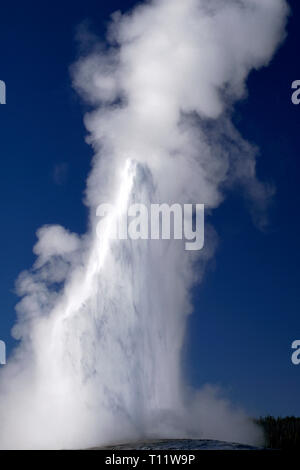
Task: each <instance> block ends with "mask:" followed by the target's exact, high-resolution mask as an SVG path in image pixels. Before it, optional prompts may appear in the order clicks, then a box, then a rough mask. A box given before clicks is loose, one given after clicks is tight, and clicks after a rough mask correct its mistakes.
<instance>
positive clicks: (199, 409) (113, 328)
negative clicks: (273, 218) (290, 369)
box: [0, 0, 288, 448]
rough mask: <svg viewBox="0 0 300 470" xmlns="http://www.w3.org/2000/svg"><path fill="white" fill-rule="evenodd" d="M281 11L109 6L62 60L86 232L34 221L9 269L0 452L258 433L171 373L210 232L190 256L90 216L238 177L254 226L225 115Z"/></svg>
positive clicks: (194, 198) (266, 192) (249, 183)
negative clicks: (95, 39)
mask: <svg viewBox="0 0 300 470" xmlns="http://www.w3.org/2000/svg"><path fill="white" fill-rule="evenodd" d="M287 12H288V10H287V6H286V3H285V1H284V0H228V1H226V2H224V1H223V0H211V1H210V2H207V1H206V0H184V1H182V0H155V1H152V2H147V3H146V4H145V5H141V6H138V7H137V8H136V9H135V10H134V11H133V12H131V13H130V14H128V15H121V14H120V13H117V14H115V15H114V16H113V21H112V24H111V27H110V29H109V34H108V43H107V45H106V46H103V45H102V46H101V45H99V44H94V46H93V48H92V50H90V52H89V54H88V55H86V56H84V57H82V58H81V59H80V60H79V61H78V63H77V64H76V65H75V66H74V68H73V77H74V86H75V88H76V89H77V90H78V91H79V93H80V94H81V95H82V96H83V97H84V98H85V99H86V100H87V101H88V102H89V103H90V104H91V105H93V106H94V111H93V112H90V113H89V114H88V115H87V116H86V117H85V124H86V127H87V129H88V131H89V143H90V144H91V145H93V147H94V150H95V156H94V161H93V169H92V171H91V174H90V176H89V178H88V183H87V190H86V203H87V204H88V205H89V207H90V231H89V233H87V234H86V235H85V236H84V237H78V236H77V235H76V234H74V233H69V232H68V231H66V230H64V229H63V228H62V227H60V226H45V227H42V228H41V229H40V230H39V231H38V234H37V235H38V241H37V244H36V245H35V247H34V253H35V254H36V255H37V260H36V262H35V264H34V266H33V268H32V269H31V270H30V271H26V272H24V273H22V274H21V275H20V277H19V279H18V282H17V288H18V293H19V294H20V296H21V297H22V300H21V301H20V303H19V304H18V306H17V313H18V321H17V324H16V325H15V327H14V329H13V334H14V335H15V337H16V338H18V339H20V340H21V342H20V345H19V347H18V348H17V350H16V351H15V353H14V354H13V356H12V357H11V358H10V361H9V364H8V365H7V366H6V367H5V368H4V369H3V370H2V371H1V378H0V446H1V447H2V448H76V447H81V448H83V447H88V446H93V445H104V444H106V443H111V442H120V441H129V440H131V439H137V438H141V437H147V436H148V437H155V438H161V437H166V438H176V437H180V438H184V437H205V438H215V439H223V440H232V441H239V442H244V443H256V442H257V440H258V439H259V437H260V435H259V431H258V430H257V429H256V427H255V426H254V425H253V424H252V423H251V421H250V420H248V419H247V417H246V416H245V415H244V413H243V412H241V411H239V410H234V409H232V407H231V406H230V405H229V404H228V403H227V402H226V401H224V400H222V399H220V398H219V397H218V396H217V394H216V392H215V391H214V389H213V388H211V387H205V388H203V389H202V390H200V391H191V390H187V389H186V386H185V385H184V383H183V380H182V371H181V367H180V364H181V360H180V358H181V349H182V343H183V338H184V334H185V326H186V320H187V314H188V313H189V312H190V311H191V305H190V298H189V292H190V289H191V287H192V286H193V285H194V283H195V282H198V281H199V280H200V279H201V275H202V273H203V270H204V268H205V264H206V261H207V259H208V258H209V257H211V256H212V255H213V251H214V237H213V236H211V235H210V233H212V230H210V231H209V230H206V240H205V249H204V250H202V251H198V252H189V251H185V250H184V248H183V242H181V241H178V240H176V241H172V240H170V241H166V240H161V241H158V240H119V241H118V240H114V241H112V240H111V239H110V237H109V231H110V228H109V227H110V223H112V220H110V219H109V218H108V219H107V224H106V226H105V227H106V228H105V230H104V231H103V234H102V236H101V237H100V239H99V238H98V237H97V234H96V226H97V223H98V222H99V220H98V217H97V215H96V212H97V207H98V206H99V204H101V203H107V202H109V203H113V204H114V207H115V208H116V209H115V211H114V212H113V213H112V214H111V215H110V216H109V217H111V218H112V219H113V218H118V217H121V216H122V214H123V213H124V212H126V210H127V207H128V205H129V204H130V203H131V202H139V203H144V204H150V203H168V204H172V203H180V204H187V203H201V204H205V205H206V207H207V208H208V210H211V209H213V208H215V207H217V206H218V205H219V204H220V203H221V202H222V199H223V197H224V194H223V191H224V189H225V188H228V187H229V186H230V185H233V184H239V185H240V186H241V187H242V188H243V190H244V192H245V193H246V195H247V196H248V197H249V199H250V200H251V201H252V210H253V216H254V217H255V220H256V222H257V223H258V224H263V223H264V210H265V207H266V205H267V202H268V198H269V197H270V193H271V190H270V189H269V188H268V186H266V185H264V184H263V183H261V182H259V181H258V180H257V179H256V176H255V151H254V150H253V149H252V147H251V146H250V145H249V144H248V143H247V142H245V141H244V140H243V139H242V138H241V136H240V135H239V134H238V132H237V131H236V130H235V129H234V127H233V125H232V123H231V121H230V111H231V109H232V104H233V102H234V101H235V100H237V99H239V98H241V97H242V96H243V95H244V94H245V80H246V78H247V76H248V74H249V72H250V71H251V69H257V68H259V67H262V66H265V65H267V63H268V62H269V60H270V59H271V57H272V55H273V53H274V51H275V49H276V47H277V46H278V44H279V43H280V41H281V40H282V38H283V36H284V28H285V21H286V16H287ZM203 360H205V358H203Z"/></svg>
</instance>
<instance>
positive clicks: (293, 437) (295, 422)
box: [257, 416, 300, 451]
mask: <svg viewBox="0 0 300 470" xmlns="http://www.w3.org/2000/svg"><path fill="white" fill-rule="evenodd" d="M257 423H258V424H259V425H260V426H262V428H263V430H264V433H265V439H266V444H265V445H266V447H268V448H270V449H282V450H299V451H300V418H295V417H293V416H289V417H286V418H274V417H273V416H267V417H265V418H260V419H259V420H258V421H257Z"/></svg>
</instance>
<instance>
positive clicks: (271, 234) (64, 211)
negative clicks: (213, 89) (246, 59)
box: [0, 0, 300, 415]
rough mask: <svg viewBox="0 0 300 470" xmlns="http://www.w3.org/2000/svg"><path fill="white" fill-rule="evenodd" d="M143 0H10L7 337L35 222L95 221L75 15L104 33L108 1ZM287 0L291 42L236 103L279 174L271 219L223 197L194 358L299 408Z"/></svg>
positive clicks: (2, 289) (5, 17) (276, 407)
mask: <svg viewBox="0 0 300 470" xmlns="http://www.w3.org/2000/svg"><path fill="white" fill-rule="evenodd" d="M135 3H136V2H134V1H124V0H122V1H121V0H110V1H93V0H85V1H84V2H81V1H74V2H72V5H71V3H70V2H63V1H59V2H58V1H57V0H53V1H44V2H38V1H27V2H21V1H19V2H4V3H3V4H2V5H1V17H0V79H1V80H4V81H5V82H6V85H7V105H6V106H0V155H1V184H0V193H1V194H0V205H1V222H2V224H1V227H2V229H1V232H0V247H1V265H0V339H2V340H5V341H6V343H7V345H8V349H9V351H10V350H11V348H12V347H13V346H14V341H13V340H12V338H11V337H10V330H11V327H12V326H13V324H14V322H15V312H14V305H15V304H16V301H17V298H16V296H15V295H14V292H13V289H14V282H15V279H16V278H17V276H18V274H19V273H20V272H21V271H22V270H23V269H26V268H29V267H30V266H31V265H32V262H33V260H34V258H33V254H32V247H33V245H34V243H35V232H36V230H37V229H38V227H40V226H42V225H44V224H51V223H58V224H62V225H63V226H65V227H66V228H68V229H70V230H71V231H74V232H79V233H83V232H84V231H85V229H86V224H87V210H86V208H85V207H84V205H83V204H82V198H83V191H84V187H85V180H86V176H87V174H88V171H89V168H90V159H91V155H92V150H91V149H90V148H89V146H88V145H87V144H86V143H85V141H84V138H85V135H86V131H85V129H84V126H83V119H82V117H83V112H84V108H83V106H82V103H81V102H80V100H79V98H78V97H77V95H76V94H75V92H74V91H73V90H72V88H71V80H70V75H69V66H70V65H71V64H72V63H73V62H74V60H75V59H76V57H77V51H78V45H77V44H76V41H75V33H76V28H77V27H78V25H79V24H80V23H81V22H82V21H84V20H88V21H89V22H90V24H91V27H92V29H93V31H94V32H96V33H97V34H98V35H99V36H100V37H103V35H104V31H105V26H106V24H107V20H108V18H109V15H110V14H111V13H112V12H113V11H115V10H118V9H121V10H127V9H128V8H129V7H131V6H133V5H134V4H135ZM290 4H291V6H292V10H293V15H292V16H291V18H290V21H289V26H288V37H287V39H286V41H285V43H284V45H283V46H282V47H281V49H280V50H279V52H278V53H277V55H276V56H275V58H274V60H273V61H272V63H271V64H270V66H269V67H268V68H266V69H263V70H260V71H259V72H254V73H252V74H251V76H250V78H249V80H248V89H249V94H248V98H247V99H245V100H244V101H243V102H241V103H239V104H238V106H237V107H236V110H235V114H234V121H235V124H236V126H237V127H238V129H239V130H240V131H241V133H242V135H243V136H244V138H246V139H247V140H249V141H250V142H252V143H254V144H255V145H257V146H258V147H259V149H260V157H259V160H258V175H259V177H260V179H261V180H264V181H271V182H273V183H274V184H275V185H276V188H277V192H276V195H275V197H274V200H273V205H272V207H271V209H270V214H269V215H270V227H269V229H268V230H267V231H266V232H264V233H263V232H261V231H259V230H258V229H257V228H256V227H255V226H253V224H252V221H251V217H250V215H249V212H248V210H247V207H246V204H245V201H244V200H243V199H241V198H240V196H239V195H238V194H234V193H230V194H229V195H228V198H227V200H226V202H225V203H224V204H223V205H222V206H221V207H220V208H219V209H217V210H216V211H215V213H214V215H213V220H212V222H213V224H214V226H215V228H216V230H217V232H218V235H219V239H220V242H219V247H218V250H217V253H216V257H215V259H214V262H213V263H212V264H211V265H210V266H209V269H208V272H207V275H206V277H205V280H204V282H203V283H202V285H201V286H200V287H197V288H196V289H195V290H194V305H195V312H194V314H193V315H192V316H191V317H190V321H189V330H188V335H187V345H186V349H185V359H184V361H185V366H186V373H187V375H188V379H189V381H190V383H191V384H194V385H200V384H203V383H207V382H209V383H215V384H219V385H220V386H222V387H223V388H224V389H225V390H226V391H227V393H228V396H229V397H231V398H232V399H233V400H234V401H236V402H239V403H241V404H242V405H243V406H245V407H246V408H247V409H248V410H249V412H250V413H253V414H267V413H271V414H276V415H288V414H295V415H300V402H299V388H300V365H299V366H298V367H297V366H294V365H293V364H292V363H291V359H290V358H291V343H292V341H293V340H295V339H300V314H299V312H300V293H299V280H300V268H299V265H300V263H299V262H300V251H299V247H298V243H299V240H300V223H299V203H300V189H299V170H300V163H299V155H300V105H299V106H295V105H293V104H292V103H291V83H292V81H294V80H296V79H300V62H299V58H298V57H299V54H298V50H299V46H300V29H299V21H300V6H299V2H298V5H297V1H291V2H290Z"/></svg>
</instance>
